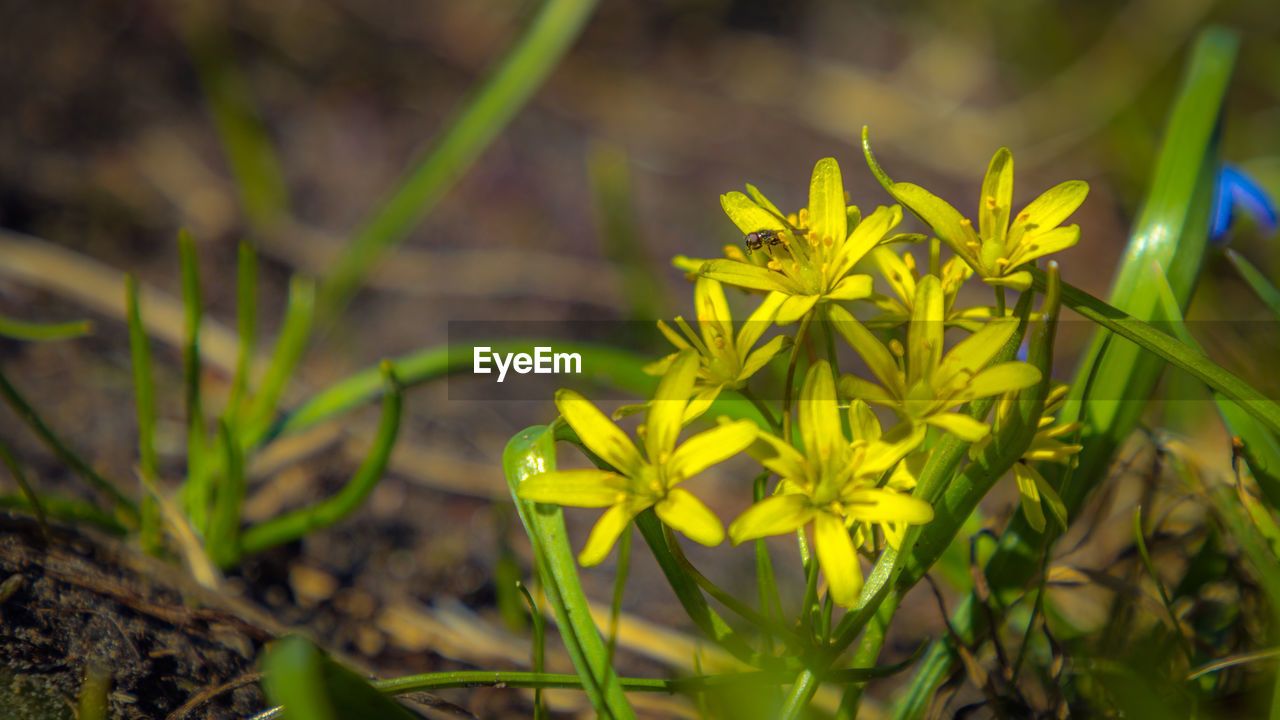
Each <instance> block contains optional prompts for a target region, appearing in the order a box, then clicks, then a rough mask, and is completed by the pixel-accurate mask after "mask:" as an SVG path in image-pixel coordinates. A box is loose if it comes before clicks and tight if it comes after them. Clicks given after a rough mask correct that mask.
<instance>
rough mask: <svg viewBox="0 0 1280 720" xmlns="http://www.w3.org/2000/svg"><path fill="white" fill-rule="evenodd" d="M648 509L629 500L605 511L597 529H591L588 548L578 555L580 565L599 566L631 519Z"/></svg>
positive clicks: (647, 505) (645, 504) (598, 521)
mask: <svg viewBox="0 0 1280 720" xmlns="http://www.w3.org/2000/svg"><path fill="white" fill-rule="evenodd" d="M647 507H649V504H648V503H646V502H637V501H634V500H629V501H626V502H621V503H618V504H617V505H614V506H613V507H611V508H609V509H608V510H605V511H604V515H601V516H600V519H599V520H597V521H596V524H595V527H593V528H591V534H590V535H588V536H587V546H586V547H584V548H583V549H582V552H580V553H578V563H579V564H581V565H582V566H583V567H591V566H592V565H599V564H600V563H601V562H602V561H603V560H604V559H605V557H606V556H608V555H609V551H610V550H612V549H613V545H614V543H616V542H617V541H618V537H619V536H620V535H622V531H623V530H626V529H627V525H628V524H630V522H631V519H632V518H634V517H635V516H636V515H639V514H640V513H641V512H642V511H643V510H644V509H645V508H647Z"/></svg>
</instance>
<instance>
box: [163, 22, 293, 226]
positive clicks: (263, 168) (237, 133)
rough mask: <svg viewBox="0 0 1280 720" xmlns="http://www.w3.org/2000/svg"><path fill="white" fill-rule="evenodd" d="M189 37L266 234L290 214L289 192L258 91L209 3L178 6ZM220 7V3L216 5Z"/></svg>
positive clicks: (220, 130)
mask: <svg viewBox="0 0 1280 720" xmlns="http://www.w3.org/2000/svg"><path fill="white" fill-rule="evenodd" d="M176 7H177V12H179V13H181V15H182V16H181V17H180V18H179V25H180V29H181V34H182V37H183V40H184V41H185V43H186V45H187V49H188V52H189V53H190V55H191V60H192V64H193V65H194V66H195V70H196V79H197V80H198V81H199V83H200V90H201V92H202V93H203V95H204V101H205V105H206V107H207V108H208V110H209V115H210V117H211V119H212V120H213V127H214V130H215V131H216V132H217V134H218V140H219V141H220V142H221V143H222V151H223V153H224V154H225V155H226V158H227V164H228V165H229V166H230V169H231V177H232V178H233V179H234V180H235V186H236V190H237V192H238V193H239V195H240V205H241V207H242V208H243V209H244V213H245V217H246V218H248V220H249V223H250V225H252V226H253V228H254V229H255V230H257V231H258V232H261V233H266V232H270V231H271V230H272V229H273V226H274V225H275V223H276V222H277V221H278V220H280V219H282V218H283V217H285V216H287V215H288V213H289V191H288V188H287V187H286V186H285V182H284V173H282V172H281V171H280V163H279V160H278V159H277V156H276V152H275V147H274V146H273V144H272V142H271V138H270V136H269V135H268V133H267V129H266V126H265V125H264V123H263V122H262V116H261V114H260V113H259V112H258V109H257V106H256V103H255V102H254V99H253V92H252V90H251V89H250V87H249V82H248V80H247V79H246V78H245V76H244V74H243V73H241V72H240V68H239V67H237V65H236V62H235V56H234V53H233V52H232V50H231V47H230V42H229V38H228V37H227V29H226V26H225V24H224V22H223V19H222V18H221V17H218V16H217V15H216V14H215V13H216V12H217V11H214V12H209V11H208V6H202V5H181V6H176ZM212 7H218V6H212Z"/></svg>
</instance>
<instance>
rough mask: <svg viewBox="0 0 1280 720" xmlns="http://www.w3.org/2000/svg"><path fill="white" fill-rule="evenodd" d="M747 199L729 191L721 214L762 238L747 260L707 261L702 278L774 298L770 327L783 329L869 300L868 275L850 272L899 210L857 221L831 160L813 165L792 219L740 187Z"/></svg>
mask: <svg viewBox="0 0 1280 720" xmlns="http://www.w3.org/2000/svg"><path fill="white" fill-rule="evenodd" d="M748 190H749V191H750V192H751V197H748V196H747V195H744V194H742V193H740V192H731V193H729V194H727V195H722V196H721V197H720V204H721V206H723V207H724V211H725V214H727V215H728V216H729V219H730V220H732V221H733V222H734V224H735V225H737V226H738V228H739V229H740V230H742V232H743V233H744V234H748V235H750V234H751V233H760V232H761V231H767V232H768V233H770V239H771V240H776V241H777V242H776V243H773V242H767V243H764V244H762V245H761V247H759V248H758V249H756V250H755V251H754V252H753V253H752V254H751V256H750V257H745V256H743V255H742V254H741V252H739V251H736V250H737V249H736V248H734V249H733V250H734V252H731V253H730V254H731V257H730V258H726V259H720V260H710V261H708V262H707V263H705V264H704V265H703V266H702V267H701V269H700V270H699V271H698V272H699V274H700V275H702V276H703V277H708V278H711V279H713V280H719V281H720V282H723V283H728V284H730V285H736V286H738V287H743V288H747V289H749V290H758V291H763V292H767V293H781V294H782V295H783V296H785V298H784V300H783V301H782V304H781V306H780V307H779V308H778V314H777V322H778V323H779V324H780V325H786V324H788V323H791V322H794V321H796V320H798V319H800V318H801V317H803V316H804V315H805V313H807V312H809V311H810V310H811V309H812V308H813V306H814V305H816V304H818V303H819V302H825V301H829V300H858V299H861V298H865V297H867V296H869V295H870V294H871V276H869V275H855V274H850V273H851V271H852V270H853V266H854V265H855V264H856V263H857V262H858V261H859V260H861V259H862V257H863V256H864V255H866V254H867V252H868V251H870V250H871V248H873V247H875V246H876V245H877V244H879V243H880V242H881V240H883V239H884V237H885V234H886V233H888V231H889V230H890V229H892V228H893V227H894V226H895V225H897V224H898V223H899V222H901V220H902V208H900V207H898V206H897V205H894V206H893V207H888V208H885V207H881V208H877V209H876V211H875V212H873V213H872V214H871V215H870V216H869V217H867V218H866V219H862V218H861V215H860V214H859V212H858V209H857V208H856V207H851V206H846V205H845V202H846V200H845V194H844V183H843V181H842V180H841V177H840V166H839V165H838V164H836V161H835V160H834V159H832V158H824V159H822V160H819V161H818V164H817V165H816V166H814V168H813V178H812V180H811V182H810V184H809V207H808V208H806V209H804V210H801V211H800V212H799V213H798V214H797V215H796V217H795V218H794V220H793V219H789V218H785V217H784V216H783V215H782V213H781V212H780V211H779V210H778V209H777V208H776V207H775V206H774V205H773V203H771V202H769V201H768V200H767V199H765V197H764V196H763V195H761V194H760V193H759V192H758V191H756V189H755V188H753V187H751V186H748Z"/></svg>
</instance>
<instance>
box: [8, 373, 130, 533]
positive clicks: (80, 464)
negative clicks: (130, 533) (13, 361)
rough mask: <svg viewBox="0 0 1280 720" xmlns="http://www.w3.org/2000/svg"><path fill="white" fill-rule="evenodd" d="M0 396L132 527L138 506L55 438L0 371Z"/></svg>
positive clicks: (59, 457) (37, 435)
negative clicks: (109, 502)
mask: <svg viewBox="0 0 1280 720" xmlns="http://www.w3.org/2000/svg"><path fill="white" fill-rule="evenodd" d="M0 396H3V397H4V401H5V404H6V405H8V406H9V407H10V409H12V410H13V411H14V412H15V413H17V415H18V417H20V418H21V419H22V421H23V422H24V423H26V425H27V427H29V428H31V431H32V432H34V433H35V434H36V437H38V438H40V441H41V442H43V443H44V444H45V446H46V447H48V448H49V449H50V450H51V451H53V454H54V455H55V456H57V458H58V459H59V460H61V461H62V462H63V463H65V464H66V465H67V467H69V468H71V469H72V470H74V471H75V473H76V474H77V475H79V476H80V477H82V478H84V479H85V480H86V481H88V483H89V485H91V486H92V487H93V488H94V489H96V490H97V491H98V492H100V493H102V494H103V495H106V496H107V497H108V498H110V499H111V502H112V506H113V509H114V510H115V512H116V513H117V515H118V517H119V519H120V521H122V522H123V523H124V524H125V525H128V526H131V527H134V526H137V524H138V506H137V505H135V504H134V503H133V501H132V500H130V499H129V498H128V496H126V495H125V494H124V493H123V492H121V491H120V488H119V487H118V486H117V485H116V484H115V483H113V482H111V481H110V480H108V479H107V478H105V477H103V476H102V475H101V474H100V473H99V472H98V471H97V470H94V469H93V468H92V467H90V466H89V463H87V462H85V461H84V460H83V459H82V458H81V457H80V456H79V455H77V454H76V453H75V452H74V451H72V450H71V448H70V447H68V446H67V444H66V443H65V442H63V440H62V438H60V437H58V436H57V435H56V434H55V433H54V432H53V430H52V429H50V428H49V425H48V424H46V423H45V421H44V420H43V419H42V418H41V417H40V415H39V414H38V413H37V412H36V410H35V408H33V407H32V406H31V403H29V402H27V399H26V398H25V397H23V396H22V393H20V392H18V389H17V388H16V387H14V386H13V384H12V383H10V382H9V378H8V377H6V376H5V374H4V372H3V371H0Z"/></svg>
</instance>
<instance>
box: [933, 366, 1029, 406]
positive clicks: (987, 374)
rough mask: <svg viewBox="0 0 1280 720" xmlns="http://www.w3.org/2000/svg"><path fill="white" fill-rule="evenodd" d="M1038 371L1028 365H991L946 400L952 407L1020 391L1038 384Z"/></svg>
mask: <svg viewBox="0 0 1280 720" xmlns="http://www.w3.org/2000/svg"><path fill="white" fill-rule="evenodd" d="M1040 377H1041V375H1040V370H1039V368H1037V367H1036V366H1035V365H1032V364H1030V363H1024V362H1019V361H1016V360H1013V361H1010V362H1004V363H1000V364H998V365H992V366H991V367H989V368H987V369H986V370H983V371H982V372H980V373H978V374H977V375H975V376H973V378H971V379H970V380H969V382H968V383H967V384H966V385H965V387H964V389H963V390H961V391H960V392H959V393H957V394H955V395H953V396H952V397H951V398H949V399H948V401H949V402H951V404H952V405H958V404H960V403H962V402H969V401H970V400H973V399H976V398H984V397H991V396H992V395H999V394H1001V393H1007V392H1010V391H1013V390H1021V389H1023V388H1028V387H1031V386H1032V385H1035V384H1036V383H1038V382H1040Z"/></svg>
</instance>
